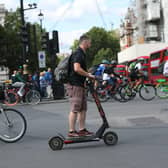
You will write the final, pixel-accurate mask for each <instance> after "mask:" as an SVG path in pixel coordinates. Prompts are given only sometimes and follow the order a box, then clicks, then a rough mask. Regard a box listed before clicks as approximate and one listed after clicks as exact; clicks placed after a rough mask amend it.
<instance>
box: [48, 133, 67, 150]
mask: <svg viewBox="0 0 168 168" xmlns="http://www.w3.org/2000/svg"><path fill="white" fill-rule="evenodd" d="M48 144H49V147H50V148H51V149H52V150H61V149H62V148H63V144H64V141H63V139H62V138H61V137H59V136H56V137H52V138H51V139H50V140H49V141H48Z"/></svg>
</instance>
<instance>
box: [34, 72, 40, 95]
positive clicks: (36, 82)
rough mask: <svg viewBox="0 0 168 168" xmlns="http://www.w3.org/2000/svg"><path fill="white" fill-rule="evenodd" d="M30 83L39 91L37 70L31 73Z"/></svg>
mask: <svg viewBox="0 0 168 168" xmlns="http://www.w3.org/2000/svg"><path fill="white" fill-rule="evenodd" d="M32 83H33V85H34V88H35V90H37V91H39V92H40V93H41V90H40V77H39V71H36V72H35V73H34V74H33V76H32Z"/></svg>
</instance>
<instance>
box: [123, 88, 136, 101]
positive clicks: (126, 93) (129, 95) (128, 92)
mask: <svg viewBox="0 0 168 168" xmlns="http://www.w3.org/2000/svg"><path fill="white" fill-rule="evenodd" d="M120 95H121V97H122V98H123V99H124V100H126V101H129V100H132V99H133V98H134V97H135V96H136V93H135V92H133V91H132V89H130V88H129V87H128V86H124V87H121V89H120Z"/></svg>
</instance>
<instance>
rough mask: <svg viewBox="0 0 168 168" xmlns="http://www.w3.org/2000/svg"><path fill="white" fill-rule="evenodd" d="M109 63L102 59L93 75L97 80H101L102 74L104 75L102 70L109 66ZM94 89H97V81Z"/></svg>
mask: <svg viewBox="0 0 168 168" xmlns="http://www.w3.org/2000/svg"><path fill="white" fill-rule="evenodd" d="M109 64H110V61H108V60H106V59H103V60H102V62H101V64H100V65H99V66H98V68H97V69H96V71H95V73H94V75H95V76H96V77H97V78H99V79H103V74H104V70H105V69H106V68H107V67H108V66H109ZM94 86H95V88H97V86H98V81H97V80H95V85H94Z"/></svg>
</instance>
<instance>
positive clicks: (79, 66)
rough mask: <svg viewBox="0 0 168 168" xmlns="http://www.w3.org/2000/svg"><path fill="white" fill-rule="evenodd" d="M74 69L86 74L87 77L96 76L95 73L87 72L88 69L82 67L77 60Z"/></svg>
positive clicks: (80, 73)
mask: <svg viewBox="0 0 168 168" xmlns="http://www.w3.org/2000/svg"><path fill="white" fill-rule="evenodd" d="M74 71H75V72H76V73H78V74H79V75H82V76H86V77H88V78H92V79H94V78H95V77H94V75H92V74H89V73H88V72H86V71H85V70H84V69H83V68H82V67H81V65H80V63H77V62H76V63H74Z"/></svg>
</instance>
